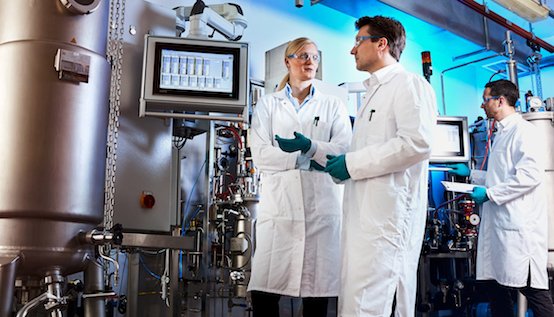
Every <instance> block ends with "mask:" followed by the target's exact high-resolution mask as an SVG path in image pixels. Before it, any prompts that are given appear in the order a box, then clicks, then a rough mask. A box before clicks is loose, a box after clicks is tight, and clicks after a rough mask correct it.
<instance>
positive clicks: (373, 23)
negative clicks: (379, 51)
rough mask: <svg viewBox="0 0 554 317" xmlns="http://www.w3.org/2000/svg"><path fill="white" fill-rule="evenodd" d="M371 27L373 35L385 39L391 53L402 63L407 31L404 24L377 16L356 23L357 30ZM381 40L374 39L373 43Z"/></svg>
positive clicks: (367, 17) (361, 19)
mask: <svg viewBox="0 0 554 317" xmlns="http://www.w3.org/2000/svg"><path fill="white" fill-rule="evenodd" d="M366 25H369V31H370V34H371V35H377V36H380V37H384V38H386V39H387V41H388V45H389V52H390V55H391V56H392V57H394V58H395V59H396V61H400V55H402V51H404V47H405V46H406V31H405V30H404V27H403V26H402V23H400V22H398V20H395V19H393V18H388V17H384V16H381V15H376V16H374V17H369V16H365V17H361V18H360V19H358V21H356V29H358V30H359V29H361V28H362V27H364V26H366ZM378 40H379V39H372V41H373V42H376V41H378Z"/></svg>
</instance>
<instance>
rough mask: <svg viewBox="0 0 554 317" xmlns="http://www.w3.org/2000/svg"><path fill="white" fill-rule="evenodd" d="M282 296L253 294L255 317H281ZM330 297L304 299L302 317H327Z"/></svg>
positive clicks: (254, 292)
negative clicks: (280, 304) (280, 303)
mask: <svg viewBox="0 0 554 317" xmlns="http://www.w3.org/2000/svg"><path fill="white" fill-rule="evenodd" d="M279 299H281V295H279V294H273V293H265V292H257V291H253V292H252V308H253V317H279ZM328 304H329V298H328V297H304V298H302V307H303V308H302V316H304V317H327V306H328Z"/></svg>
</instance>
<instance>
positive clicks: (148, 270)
mask: <svg viewBox="0 0 554 317" xmlns="http://www.w3.org/2000/svg"><path fill="white" fill-rule="evenodd" d="M139 261H140V263H141V264H142V266H143V267H144V268H145V269H146V271H147V272H148V273H150V275H152V276H153V277H155V278H157V279H158V280H161V279H162V278H161V277H159V276H158V275H156V274H154V272H152V271H150V269H149V268H148V267H146V264H144V261H143V260H142V255H141V254H140V252H139Z"/></svg>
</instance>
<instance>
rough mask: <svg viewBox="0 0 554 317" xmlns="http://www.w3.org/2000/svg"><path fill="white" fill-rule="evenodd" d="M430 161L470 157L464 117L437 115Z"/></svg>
mask: <svg viewBox="0 0 554 317" xmlns="http://www.w3.org/2000/svg"><path fill="white" fill-rule="evenodd" d="M434 135H435V143H434V144H433V150H432V152H431V158H430V160H429V161H430V162H431V163H448V162H467V161H469V159H470V150H469V133H468V125H467V118H466V117H452V116H439V117H438V118H437V125H436V127H435V134H434Z"/></svg>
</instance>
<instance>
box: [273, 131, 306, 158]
mask: <svg viewBox="0 0 554 317" xmlns="http://www.w3.org/2000/svg"><path fill="white" fill-rule="evenodd" d="M275 140H277V143H279V147H280V148H281V150H283V151H285V152H289V153H290V152H296V151H298V150H300V151H302V154H304V153H306V152H308V150H309V149H310V147H312V141H310V139H308V138H307V137H305V136H303V135H302V134H301V133H298V132H294V139H282V138H281V137H279V136H278V135H275Z"/></svg>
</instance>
